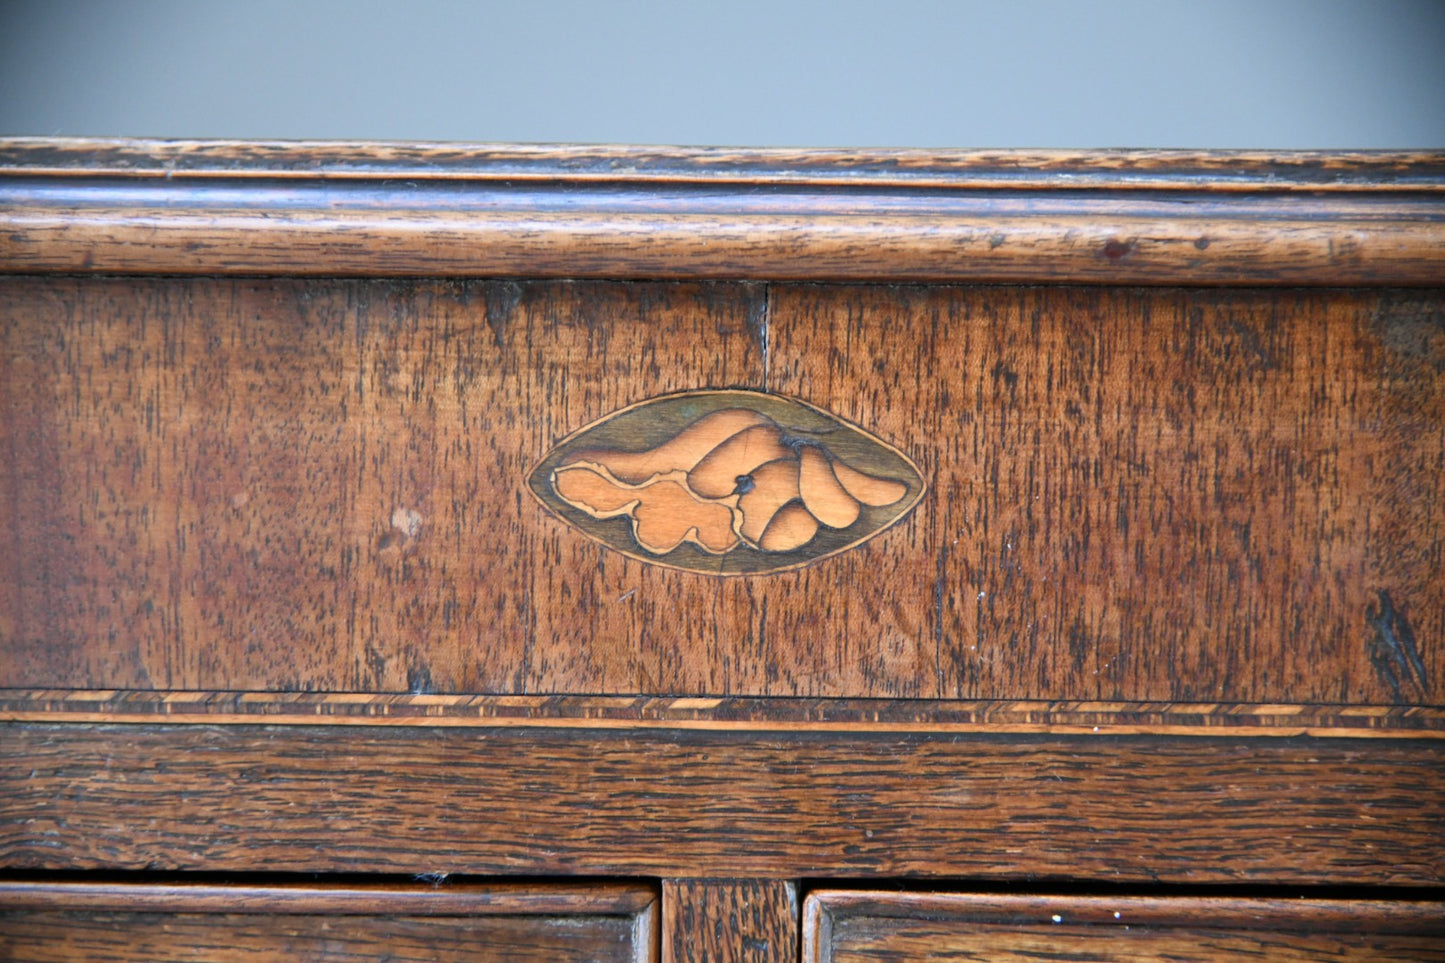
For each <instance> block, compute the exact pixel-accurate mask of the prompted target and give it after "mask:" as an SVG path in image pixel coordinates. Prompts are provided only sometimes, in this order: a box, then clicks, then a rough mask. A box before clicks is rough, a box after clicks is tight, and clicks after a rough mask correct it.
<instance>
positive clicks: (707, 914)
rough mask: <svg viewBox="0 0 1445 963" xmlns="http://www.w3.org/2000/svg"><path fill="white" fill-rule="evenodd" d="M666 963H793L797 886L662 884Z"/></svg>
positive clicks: (757, 882)
mask: <svg viewBox="0 0 1445 963" xmlns="http://www.w3.org/2000/svg"><path fill="white" fill-rule="evenodd" d="M662 905H663V914H662V963H793V961H795V960H797V958H798V957H797V953H798V940H799V934H798V915H799V912H800V908H799V906H798V892H797V886H796V884H794V883H791V882H788V881H785V880H747V879H677V880H664V881H663V884H662Z"/></svg>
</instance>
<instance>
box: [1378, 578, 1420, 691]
mask: <svg viewBox="0 0 1445 963" xmlns="http://www.w3.org/2000/svg"><path fill="white" fill-rule="evenodd" d="M1365 622H1366V623H1368V624H1369V626H1370V628H1372V629H1374V631H1375V634H1374V635H1373V636H1372V637H1371V639H1370V663H1371V664H1372V665H1373V666H1374V667H1375V671H1376V672H1378V673H1380V678H1382V679H1384V680H1385V682H1386V684H1387V685H1389V687H1390V690H1391V691H1392V692H1393V693H1394V694H1395V702H1397V703H1400V702H1405V701H1407V700H1408V701H1423V700H1425V699H1427V698H1428V697H1429V690H1428V688H1427V682H1426V674H1425V663H1424V662H1423V661H1422V660H1421V659H1420V650H1419V648H1417V647H1416V645H1415V631H1414V629H1412V628H1410V622H1409V620H1408V619H1406V618H1405V615H1404V613H1402V612H1400V611H1399V610H1398V609H1396V608H1395V603H1394V602H1393V601H1392V600H1391V599H1390V593H1389V592H1381V593H1380V596H1379V603H1378V604H1371V605H1370V607H1369V608H1367V609H1366V610H1365Z"/></svg>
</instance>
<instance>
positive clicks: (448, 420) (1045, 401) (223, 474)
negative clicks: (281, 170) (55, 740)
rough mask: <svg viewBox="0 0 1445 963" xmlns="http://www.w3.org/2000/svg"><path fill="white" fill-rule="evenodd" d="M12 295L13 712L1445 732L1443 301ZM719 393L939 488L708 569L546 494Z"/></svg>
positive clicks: (377, 292) (872, 290)
mask: <svg viewBox="0 0 1445 963" xmlns="http://www.w3.org/2000/svg"><path fill="white" fill-rule="evenodd" d="M0 303H3V304H4V312H5V317H6V321H7V324H6V325H5V328H4V344H3V350H4V357H5V362H6V363H5V364H4V365H3V366H0V405H3V408H4V410H5V412H6V413H7V416H6V418H5V419H3V420H0V447H3V448H4V450H6V451H7V452H8V457H7V458H5V459H3V460H0V462H3V463H0V492H3V498H0V518H3V519H4V522H5V524H4V526H3V531H5V532H6V533H7V537H8V539H9V548H8V549H7V551H5V552H4V553H0V586H3V588H0V592H3V593H4V596H3V597H4V604H3V605H0V656H3V657H0V685H4V686H6V687H13V688H62V689H124V690H144V689H157V690H216V691H233V692H236V691H257V690H260V691H272V692H287V691H297V690H302V691H307V690H311V691H322V692H332V693H357V694H360V695H359V696H358V697H359V698H360V699H361V700H362V701H365V700H366V696H365V693H373V692H412V693H419V694H431V693H453V694H473V693H486V694H493V695H550V694H564V693H570V694H579V695H607V694H640V695H674V696H676V695H681V696H697V697H714V696H718V697H739V696H747V697H759V696H771V697H787V698H804V699H810V698H818V697H831V698H850V699H857V698H893V699H897V698H920V699H934V700H937V699H960V700H970V701H986V702H1014V701H1020V700H1022V701H1043V702H1052V701H1058V700H1061V701H1064V702H1095V703H1097V702H1102V703H1108V704H1111V705H1112V704H1116V703H1118V704H1123V705H1121V706H1120V711H1124V712H1126V713H1127V712H1129V711H1136V710H1134V709H1133V708H1131V705H1138V704H1141V703H1149V704H1153V703H1168V704H1173V703H1181V702H1182V703H1202V704H1208V705H1212V706H1228V705H1230V704H1245V705H1255V706H1261V707H1273V706H1283V707H1284V708H1283V709H1282V710H1279V711H1282V712H1283V713H1284V714H1285V715H1291V714H1293V715H1295V716H1296V717H1298V716H1299V714H1300V712H1301V710H1300V709H1299V708H1298V707H1300V706H1311V705H1316V706H1331V705H1335V706H1352V705H1365V706H1377V707H1382V706H1389V705H1396V706H1416V707H1422V708H1429V707H1438V706H1439V705H1440V704H1441V702H1440V700H1441V696H1440V693H1441V691H1442V686H1445V675H1442V673H1445V660H1442V659H1441V658H1440V657H1439V652H1438V641H1439V639H1440V638H1442V637H1445V636H1442V633H1445V623H1442V618H1445V580H1442V579H1440V578H1439V571H1440V567H1439V559H1440V557H1441V553H1442V546H1445V522H1442V516H1441V514H1440V511H1439V505H1441V504H1445V471H1441V470H1440V468H1441V465H1442V459H1445V454H1442V452H1445V431H1441V426H1442V425H1445V378H1441V377H1439V371H1440V370H1442V366H1445V321H1442V316H1441V313H1440V306H1439V295H1438V294H1437V293H1435V292H1414V293H1409V292H1383V293H1382V292H1373V291H1331V292H1306V291H1299V290H1287V291H1254V292H1250V291H1228V292H1223V291H1218V292H1216V291H1204V290H1185V289H1160V290H1154V289H1112V290H1104V289H1094V288H1007V287H935V288H924V287H873V286H855V287H822V286H801V285H796V286H795V285H745V284H739V285H733V284H682V285H678V284H645V285H625V284H603V283H590V282H589V283H567V282H535V283H511V282H486V283H479V284H469V283H461V282H455V283H453V282H415V281H410V282H362V281H336V280H326V281H311V282H302V281H295V280H270V281H268V280H236V281H228V280H213V279H154V280H121V279H71V278H50V279H42V278H11V279H6V280H4V281H3V282H0ZM728 385H733V386H747V387H750V388H754V389H762V390H767V391H772V392H779V393H782V394H784V395H787V396H790V397H795V398H800V399H803V400H805V401H807V402H809V403H812V404H815V405H817V406H818V407H820V408H823V409H825V410H828V411H831V412H834V413H836V414H837V415H839V416H841V417H843V418H845V419H848V420H850V421H852V422H854V423H857V424H860V425H864V426H866V427H867V428H868V430H869V431H871V432H873V433H875V434H876V435H877V436H878V437H880V438H882V439H884V440H886V441H887V442H889V443H890V444H892V445H895V446H897V447H898V448H899V449H900V450H901V451H903V452H904V453H905V454H907V455H909V457H911V458H912V459H913V460H914V461H916V462H917V464H918V465H919V466H920V468H921V469H922V471H923V473H924V475H925V478H926V480H927V482H928V484H929V492H928V495H927V497H925V499H924V500H923V501H922V502H921V503H920V504H919V505H918V506H917V508H916V509H915V510H914V511H913V512H912V513H911V514H910V515H909V516H908V517H906V518H905V519H904V520H903V521H902V522H900V523H899V524H898V525H896V526H894V527H893V528H891V529H889V530H888V531H886V532H884V533H882V534H881V535H879V536H878V537H876V538H874V539H873V540H871V541H870V542H868V543H867V544H865V545H862V546H860V547H858V548H857V549H854V550H852V551H850V552H847V553H845V554H842V555H839V556H836V557H834V558H831V559H826V560H823V561H821V562H819V563H817V564H815V565H812V566H810V567H808V568H805V569H802V570H800V571H796V572H791V573H779V574H776V575H770V576H766V577H755V578H745V579H733V580H717V579H713V578H708V577H705V576H699V575H696V574H691V573H682V572H672V571H665V570H662V569H659V568H658V567H656V566H651V565H648V564H645V563H642V562H638V561H635V560H633V559H629V558H626V557H624V556H622V555H621V554H619V553H617V552H614V551H612V550H610V549H608V548H606V547H604V546H602V545H600V544H598V543H597V542H595V541H593V540H591V539H589V538H587V537H585V536H583V535H582V534H580V533H579V532H577V531H575V530H573V529H571V528H569V527H568V526H567V525H564V524H562V523H561V522H559V521H558V520H557V519H555V518H553V517H552V516H550V515H549V514H548V513H547V512H545V511H543V510H542V509H541V507H540V506H539V505H537V504H536V502H535V500H534V499H533V498H532V497H531V496H530V494H529V493H528V492H527V489H526V479H527V474H528V472H529V471H531V469H532V468H533V467H534V466H535V465H536V464H537V463H538V462H539V461H540V460H541V459H542V457H543V455H544V454H545V453H546V452H547V451H548V450H549V449H550V448H551V447H552V446H553V445H554V444H555V443H556V442H557V441H558V440H559V439H561V438H563V437H565V436H566V435H567V434H568V433H569V432H571V431H574V430H575V429H577V428H578V427H580V426H582V425H586V424H589V423H591V422H593V421H596V420H597V419H599V418H601V417H603V416H604V415H607V414H608V413H610V412H614V411H616V410H618V409H620V408H623V407H625V406H626V405H628V404H632V403H635V402H638V401H641V400H645V399H647V398H649V397H655V396H657V395H659V394H664V393H667V392H673V391H680V390H686V389H694V388H697V387H705V386H714V387H716V386H728ZM1138 711H1144V712H1148V711H1151V710H1149V709H1143V708H1141V709H1139V710H1138ZM1232 711H1234V710H1231V709H1228V708H1220V709H1215V710H1209V712H1210V713H1218V714H1228V713H1230V712H1232ZM1240 711H1242V712H1243V713H1244V714H1245V715H1246V716H1248V715H1251V714H1253V715H1255V716H1256V717H1262V716H1264V715H1267V714H1269V713H1271V712H1274V711H1275V710H1273V709H1268V708H1260V709H1248V708H1245V709H1241V710H1240ZM1340 711H1342V712H1343V711H1345V710H1340ZM1350 711H1354V710H1350ZM1380 711H1381V710H1378V709H1376V710H1366V714H1373V715H1375V716H1376V717H1378V715H1379V713H1380ZM1386 711H1388V710H1386ZM1306 715H1307V714H1306ZM1316 718H1320V717H1316ZM1396 718H1398V717H1396ZM1430 718H1434V716H1431V717H1430ZM1094 724H1097V723H1094Z"/></svg>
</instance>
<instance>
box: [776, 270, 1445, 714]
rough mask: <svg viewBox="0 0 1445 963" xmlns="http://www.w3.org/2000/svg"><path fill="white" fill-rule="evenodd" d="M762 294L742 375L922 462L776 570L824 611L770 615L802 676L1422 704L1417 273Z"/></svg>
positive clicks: (1428, 377) (1424, 352) (1434, 632)
mask: <svg viewBox="0 0 1445 963" xmlns="http://www.w3.org/2000/svg"><path fill="white" fill-rule="evenodd" d="M771 305H772V310H771V315H770V317H771V321H772V325H771V329H770V338H771V343H772V344H773V345H775V346H777V347H776V350H775V351H774V352H773V356H772V358H771V363H770V369H769V370H770V379H769V382H768V387H769V388H770V389H771V390H775V391H781V392H783V393H787V394H795V395H798V396H801V397H804V398H806V399H808V400H809V401H811V402H813V403H814V404H818V405H820V406H823V407H825V408H829V409H831V410H833V411H836V412H837V413H838V414H840V415H842V416H843V417H845V418H850V419H856V420H863V421H864V422H865V423H868V424H870V425H871V426H872V427H873V430H875V431H877V432H878V433H879V434H880V435H881V436H882V437H884V438H886V439H889V440H891V441H893V442H894V443H895V444H898V445H900V446H901V447H903V448H904V450H905V451H907V452H908V453H909V454H911V455H913V456H914V457H915V458H916V459H917V461H918V462H919V464H920V465H921V466H922V467H923V470H924V473H925V475H926V476H928V478H929V481H930V483H931V491H930V496H929V498H928V499H926V500H925V502H924V503H923V505H921V506H920V509H919V511H918V512H917V513H916V515H915V516H914V518H913V519H911V520H910V521H909V522H908V523H905V524H904V525H902V526H900V527H899V530H898V531H897V532H896V533H894V534H893V535H892V537H891V538H890V539H889V540H888V541H887V542H886V549H884V548H881V547H879V546H878V545H877V544H876V543H875V546H872V547H871V548H872V550H871V551H868V552H866V553H864V552H860V553H857V554H855V555H851V556H844V557H841V558H838V559H835V560H833V561H831V562H829V563H827V564H826V565H824V566H820V567H819V568H818V569H816V570H815V572H814V573H812V574H810V575H807V576H804V577H805V578H806V579H807V580H808V587H807V591H808V593H809V594H811V595H812V596H813V597H816V598H829V599H832V600H833V601H832V603H831V608H832V610H833V611H834V612H835V614H837V615H840V616H842V618H841V619H840V621H842V622H843V623H844V624H847V625H849V626H850V627H851V631H849V632H847V633H841V634H839V633H836V632H834V631H833V624H832V623H829V622H820V621H818V620H812V619H808V618H805V617H801V616H800V617H798V618H797V619H796V620H791V621H790V620H789V619H790V617H791V616H792V615H793V612H791V611H789V612H787V613H784V614H783V616H782V618H781V619H778V618H776V617H775V619H774V624H776V625H778V626H779V627H780V628H783V629H784V630H785V631H786V632H787V633H788V634H789V635H790V636H791V637H792V638H794V639H796V640H798V644H799V646H800V648H802V649H803V650H804V651H805V652H806V653H807V654H808V655H809V656H811V657H812V658H813V659H814V660H815V661H814V667H813V668H812V670H811V673H810V676H809V681H811V680H812V679H818V678H821V679H825V680H826V682H825V683H823V684H822V685H820V686H819V694H822V693H823V692H827V693H828V694H834V693H839V692H848V693H854V692H857V693H862V692H865V691H868V690H869V688H870V686H872V685H878V686H880V687H881V688H885V689H888V690H891V691H893V692H895V693H896V694H899V695H917V694H920V693H930V692H932V693H936V694H937V695H938V696H939V697H945V698H946V697H955V698H965V699H968V698H1038V697H1041V696H1044V695H1045V694H1047V695H1048V696H1049V697H1054V698H1058V697H1067V698H1075V699H1102V700H1112V699H1119V700H1128V701H1144V700H1160V701H1168V700H1186V701H1212V700H1221V701H1226V702H1244V703H1249V702H1275V701H1289V702H1310V701H1318V702H1340V703H1361V702H1363V703H1406V704H1409V703H1415V704H1419V703H1426V704H1428V703H1431V702H1433V701H1434V700H1435V699H1436V698H1438V693H1439V692H1441V691H1442V686H1445V677H1442V673H1445V662H1442V661H1441V660H1440V658H1439V654H1438V652H1437V651H1436V650H1435V648H1434V645H1435V644H1434V642H1433V641H1432V640H1434V639H1437V638H1439V637H1440V636H1441V632H1442V630H1445V624H1442V621H1441V619H1442V617H1445V580H1442V579H1441V578H1440V577H1439V574H1438V573H1439V571H1440V563H1441V558H1442V552H1445V528H1442V522H1441V515H1440V512H1439V510H1438V506H1439V505H1440V504H1442V498H1445V487H1442V486H1445V482H1442V478H1445V472H1442V471H1441V468H1442V467H1445V430H1442V426H1445V379H1442V378H1440V377H1439V372H1440V371H1445V314H1442V313H1441V310H1440V308H1439V305H1438V301H1437V300H1436V299H1435V296H1433V295H1425V294H1422V295H1405V294H1391V295H1386V296H1378V295H1372V294H1366V293H1344V292H1320V293H1308V292H1300V291H1270V292H1246V291H1233V292H1228V293H1224V292H1208V291H1198V290H1195V291H1187V290H1173V291H1167V292H1166V291H1145V290H1141V289H1100V288H1092V289H1090V288H1012V289H1009V288H966V287H965V288H959V287H953V288H945V287H932V288H918V287H915V288H901V287H890V288H881V287H876V288H856V287H855V288H841V289H840V288H819V287H812V288H808V287H778V288H775V289H774V290H773V292H772V296H771ZM855 586H876V588H874V589H873V590H872V591H857V590H856V589H852V588H850V587H855ZM775 611H776V610H775ZM804 671H806V670H804ZM807 684H808V682H803V683H802V684H801V685H800V688H803V687H805V686H806V685H807Z"/></svg>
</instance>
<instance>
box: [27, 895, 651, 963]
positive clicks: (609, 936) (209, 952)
mask: <svg viewBox="0 0 1445 963" xmlns="http://www.w3.org/2000/svg"><path fill="white" fill-rule="evenodd" d="M655 902H656V894H655V893H654V892H653V891H651V890H649V889H647V888H644V887H641V886H632V887H623V886H618V885H615V884H597V885H595V886H590V887H589V886H583V885H581V884H574V885H571V886H558V885H540V884H510V885H509V884H499V885H496V886H493V887H486V886H476V885H463V886H436V887H421V886H395V887H385V886H376V885H373V886H366V887H347V886H327V885H313V886H270V887H257V886H198V885H167V884H85V883H3V882H0V958H3V959H5V960H13V961H25V963H42V961H52V960H53V961H60V960H67V961H68V960H95V961H111V960H115V961H121V960H134V961H138V963H140V961H144V963H151V961H172V960H174V961H182V960H195V961H201V960H204V961H215V963H220V961H232V960H234V961H241V960H246V961H252V960H296V959H304V960H319V959H346V960H377V961H398V963H399V961H409V960H416V961H423V960H426V961H453V960H454V961H470V960H475V961H482V960H488V961H490V960H538V961H541V960H577V961H584V960H586V961H601V960H617V961H628V963H640V961H646V960H652V959H655V956H654V953H653V946H652V942H653V940H652V935H651V925H650V922H649V914H651V913H652V912H654V910H655Z"/></svg>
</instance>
